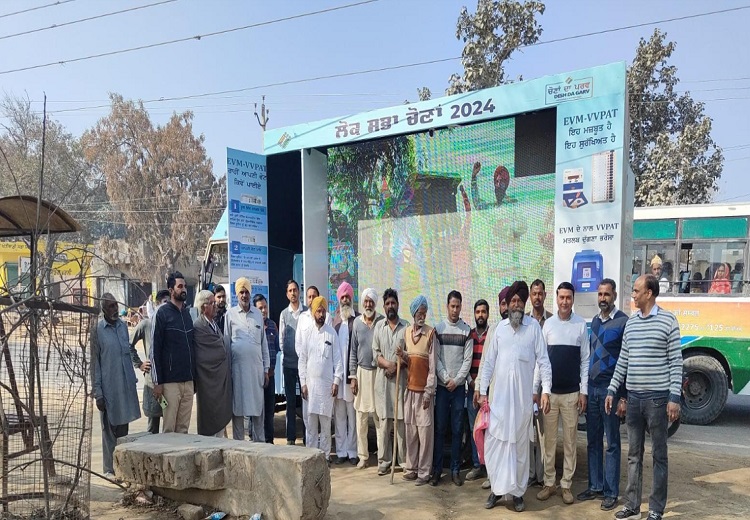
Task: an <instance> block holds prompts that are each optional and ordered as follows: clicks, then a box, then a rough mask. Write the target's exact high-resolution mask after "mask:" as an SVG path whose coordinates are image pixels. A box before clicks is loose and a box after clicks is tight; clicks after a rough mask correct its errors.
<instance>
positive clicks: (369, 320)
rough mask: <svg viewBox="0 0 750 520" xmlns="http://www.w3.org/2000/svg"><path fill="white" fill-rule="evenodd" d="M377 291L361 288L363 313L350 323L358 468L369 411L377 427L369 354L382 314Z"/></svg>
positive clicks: (363, 463)
mask: <svg viewBox="0 0 750 520" xmlns="http://www.w3.org/2000/svg"><path fill="white" fill-rule="evenodd" d="M377 301H378V293H377V292H375V289H372V288H367V289H365V290H364V291H362V309H363V311H364V312H363V314H362V315H360V316H357V318H356V319H355V320H354V326H353V327H352V340H351V346H350V349H349V379H350V380H351V383H350V385H351V388H352V393H353V394H354V410H355V412H356V415H357V418H356V428H357V457H358V458H359V463H357V468H359V469H364V468H366V467H367V466H368V464H367V459H368V458H370V450H369V447H368V445H367V427H368V421H369V417H370V414H372V416H373V418H374V420H375V421H376V422H375V428H376V429H377V427H378V424H377V420H378V416H377V415H376V414H375V368H376V367H375V362H374V361H373V358H372V337H373V331H374V330H375V324H376V323H377V322H379V321H380V320H382V319H383V315H382V314H379V313H378V312H377V311H376V310H375V305H376V303H377Z"/></svg>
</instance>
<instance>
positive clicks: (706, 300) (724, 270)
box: [632, 203, 750, 424]
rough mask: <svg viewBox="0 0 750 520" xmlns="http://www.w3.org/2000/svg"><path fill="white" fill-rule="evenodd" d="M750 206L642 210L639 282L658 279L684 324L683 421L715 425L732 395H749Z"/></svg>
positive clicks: (663, 301)
mask: <svg viewBox="0 0 750 520" xmlns="http://www.w3.org/2000/svg"><path fill="white" fill-rule="evenodd" d="M749 217H750V203H739V204H701V205H690V206H663V207H648V208H636V209H635V212H634V222H633V273H632V274H633V280H635V278H636V277H637V276H639V275H642V274H646V273H652V274H654V275H656V276H657V278H658V279H659V296H658V298H657V304H658V305H659V306H661V307H663V308H664V309H667V310H669V311H670V312H672V313H673V314H674V315H675V316H676V317H677V320H678V321H679V324H680V335H681V339H682V353H683V359H684V383H683V392H682V414H681V415H682V420H683V421H684V422H686V423H688V424H710V423H711V422H713V421H714V420H715V419H716V418H717V417H718V416H719V414H720V413H721V411H722V409H723V408H724V405H725V403H726V400H727V395H728V393H729V391H731V392H733V393H735V394H744V395H748V394H750V322H748V316H750V284H748V280H750V272H748V265H747V262H746V259H747V258H748V254H750V249H748V245H749V244H750V241H748V219H749Z"/></svg>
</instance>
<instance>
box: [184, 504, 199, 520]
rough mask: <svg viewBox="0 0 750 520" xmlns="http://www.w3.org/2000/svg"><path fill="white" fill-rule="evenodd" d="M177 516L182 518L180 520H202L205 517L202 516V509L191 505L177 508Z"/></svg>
mask: <svg viewBox="0 0 750 520" xmlns="http://www.w3.org/2000/svg"><path fill="white" fill-rule="evenodd" d="M177 514H178V515H180V517H182V520H203V519H204V518H205V517H206V515H205V514H203V508H202V507H201V506H194V505H193V504H182V505H181V506H180V507H178V508H177Z"/></svg>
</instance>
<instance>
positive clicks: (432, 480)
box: [430, 471, 440, 487]
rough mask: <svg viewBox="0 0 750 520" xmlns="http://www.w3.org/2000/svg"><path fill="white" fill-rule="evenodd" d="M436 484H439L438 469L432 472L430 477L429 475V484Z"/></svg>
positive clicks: (433, 485)
mask: <svg viewBox="0 0 750 520" xmlns="http://www.w3.org/2000/svg"><path fill="white" fill-rule="evenodd" d="M438 484H440V472H439V471H437V472H435V473H434V474H433V475H432V477H430V485H431V486H432V487H435V486H437V485H438Z"/></svg>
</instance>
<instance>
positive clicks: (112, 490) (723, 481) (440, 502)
mask: <svg viewBox="0 0 750 520" xmlns="http://www.w3.org/2000/svg"><path fill="white" fill-rule="evenodd" d="M96 419H98V418H95V421H94V424H95V430H94V438H93V439H92V441H93V442H92V444H93V445H94V452H93V453H92V468H93V469H94V470H95V471H99V470H100V466H101V448H100V446H101V440H100V434H99V431H98V420H96ZM275 426H276V430H277V442H285V441H284V439H283V428H284V426H283V413H281V414H277V415H276V421H275ZM143 430H145V420H144V419H141V420H140V421H137V422H136V423H133V425H132V426H131V432H139V431H143ZM193 431H194V429H193ZM623 432H624V430H623ZM298 442H299V441H298ZM623 444H624V446H623V460H622V471H621V473H622V476H623V478H622V479H621V483H620V494H621V495H622V493H623V492H624V489H625V485H626V480H627V479H626V476H625V472H626V467H627V459H626V451H627V440H626V438H624V439H623ZM300 449H305V448H303V447H302V446H300ZM561 449H562V448H561V447H560V448H559V449H558V457H557V460H558V476H559V474H560V473H561V460H562V453H561ZM646 451H647V453H646V457H645V458H644V476H645V478H644V484H643V494H644V505H643V506H642V511H644V514H643V517H644V518H645V516H646V511H647V510H648V493H649V491H650V487H651V474H652V472H651V460H650V457H651V454H650V449H649V448H648V441H647V449H646ZM374 459H375V457H374V456H373V457H371V459H370V467H369V468H367V469H365V470H358V469H356V468H355V467H353V466H351V465H349V464H344V465H342V466H337V465H334V466H332V468H331V481H332V483H331V488H332V490H331V501H330V504H329V507H328V512H327V514H326V516H325V518H326V519H329V520H333V519H336V520H349V519H351V520H380V519H386V518H403V517H404V515H405V514H408V516H409V520H422V519H424V520H427V519H434V518H437V519H440V520H448V519H464V518H465V519H469V518H471V519H479V520H481V519H485V518H487V519H489V518H492V519H498V518H499V519H504V518H509V519H510V518H518V517H519V516H518V513H515V512H514V511H513V510H512V504H511V505H506V504H505V503H500V504H498V505H497V506H496V507H495V508H494V509H492V510H489V511H488V510H485V509H484V503H485V501H486V499H487V495H488V494H489V492H488V491H486V490H483V489H481V481H475V482H466V483H465V484H464V485H463V486H462V487H456V486H454V485H453V484H451V483H450V482H446V478H445V476H444V477H443V480H442V482H441V485H440V486H438V487H436V488H433V487H430V486H423V487H415V486H414V484H413V483H411V482H406V481H404V480H402V479H401V473H396V476H395V479H394V483H393V485H390V477H387V476H385V477H378V476H377V473H376V468H375V462H374ZM669 463H670V482H669V500H668V502H667V509H666V511H665V515H664V518H701V519H704V520H705V519H708V520H712V519H730V518H738V519H739V518H748V517H750V486H749V485H748V483H749V482H750V458H747V457H736V456H734V457H732V456H729V455H720V454H716V453H709V452H706V451H704V450H701V449H696V448H693V447H689V448H688V447H683V446H676V445H671V446H670V450H669ZM463 473H464V474H465V470H464V472H463ZM448 480H449V479H448ZM586 484H587V469H586V435H585V434H584V433H579V434H578V467H577V470H576V475H575V478H574V481H573V493H574V494H577V493H579V492H580V491H583V490H584V489H585V488H586ZM538 490H539V488H531V489H529V490H528V491H527V493H526V496H525V500H526V512H525V513H523V514H522V516H521V517H522V518H523V517H526V518H540V519H556V520H557V519H560V520H567V519H571V520H572V519H581V518H586V519H592V520H598V519H601V520H604V519H607V520H610V519H612V518H613V517H614V512H615V511H616V510H615V511H611V512H605V511H601V510H600V509H599V501H596V500H595V501H590V502H581V503H579V502H576V503H575V504H573V505H570V506H566V505H564V504H563V503H562V498H561V497H560V496H559V495H558V496H556V497H553V498H551V499H550V500H548V501H546V502H539V501H538V500H536V493H537V491H538ZM121 497H122V493H121V491H120V490H119V489H118V488H117V487H116V486H114V485H111V484H109V483H106V482H104V481H102V480H101V479H99V478H96V477H92V480H91V518H94V519H101V520H121V519H142V520H171V519H173V518H174V519H176V518H178V517H177V516H176V515H175V514H171V513H170V512H168V511H164V510H155V509H149V508H143V507H137V506H128V507H125V506H122V505H120V504H119V502H120V500H121ZM264 518H266V519H268V517H264Z"/></svg>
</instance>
